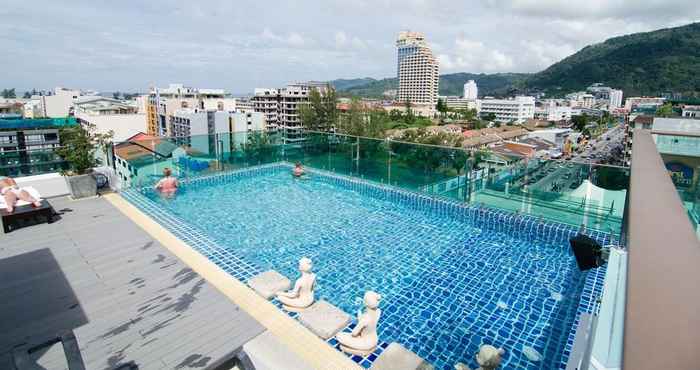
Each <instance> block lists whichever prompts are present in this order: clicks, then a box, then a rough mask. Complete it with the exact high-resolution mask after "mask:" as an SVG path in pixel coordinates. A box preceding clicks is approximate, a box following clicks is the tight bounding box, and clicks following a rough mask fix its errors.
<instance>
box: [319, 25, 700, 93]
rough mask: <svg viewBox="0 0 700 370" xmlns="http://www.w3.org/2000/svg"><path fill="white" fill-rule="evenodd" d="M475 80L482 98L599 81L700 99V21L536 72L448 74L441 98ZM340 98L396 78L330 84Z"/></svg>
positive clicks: (628, 38) (392, 84)
mask: <svg viewBox="0 0 700 370" xmlns="http://www.w3.org/2000/svg"><path fill="white" fill-rule="evenodd" d="M468 80H475V81H476V83H477V85H478V86H479V96H485V95H493V96H506V95H513V94H518V93H534V92H544V93H545V94H546V95H548V96H561V95H564V94H567V93H569V92H573V91H580V90H584V89H585V88H586V87H588V86H590V85H591V84H593V83H596V82H600V83H603V84H605V85H607V86H611V87H613V88H617V89H622V90H623V91H624V94H625V96H634V95H661V94H665V93H680V94H686V95H690V96H698V95H700V22H695V23H690V24H687V25H683V26H679V27H670V28H662V29H658V30H654V31H648V32H640V33H633V34H629V35H623V36H616V37H612V38H609V39H607V40H605V41H603V42H600V43H596V44H591V45H588V46H585V47H584V48H582V49H581V50H579V51H577V52H576V53H574V54H572V55H569V56H568V57H566V58H564V59H562V60H560V61H559V62H556V63H554V64H552V65H551V66H549V67H547V68H546V69H544V70H542V71H540V72H536V73H492V74H485V73H467V72H458V73H449V74H443V75H440V92H439V94H440V95H462V86H463V85H464V83H465V82H466V81H468ZM330 83H331V84H333V86H335V88H336V89H337V90H338V92H339V93H340V94H341V95H348V96H359V97H371V98H381V97H382V93H383V92H384V91H386V90H391V89H396V88H398V81H397V78H395V77H390V78H384V79H374V78H369V77H365V78H360V79H339V80H333V81H330Z"/></svg>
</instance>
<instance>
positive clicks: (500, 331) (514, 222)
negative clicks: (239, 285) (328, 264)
mask: <svg viewBox="0 0 700 370" xmlns="http://www.w3.org/2000/svg"><path fill="white" fill-rule="evenodd" d="M290 168H291V165H290V164H289V163H272V164H268V165H264V166H259V167H253V168H247V169H243V170H236V171H231V172H226V173H219V174H214V175H210V176H206V177H199V178H192V179H188V180H186V181H183V186H184V187H188V186H210V185H214V184H227V183H229V182H231V181H235V180H237V179H244V178H249V177H257V176H268V175H275V174H278V173H280V172H288V171H289V169H290ZM307 172H309V173H312V174H314V175H318V176H314V178H315V179H318V180H320V181H323V182H328V183H330V184H333V185H336V186H340V187H343V188H346V189H349V190H352V191H354V192H358V193H360V194H362V195H365V196H369V197H374V198H379V199H385V200H389V201H391V202H393V203H398V204H401V205H402V206H405V207H408V208H410V209H413V210H416V211H420V212H426V213H430V214H433V215H439V216H443V217H444V216H447V217H449V218H452V219H455V220H459V221H461V222H466V223H469V224H472V225H475V226H477V227H480V228H481V229H482V230H484V231H495V232H499V233H505V234H510V235H515V236H519V237H521V238H523V239H524V240H530V241H535V240H536V241H543V242H546V243H548V244H550V245H551V246H555V247H557V248H568V246H567V244H568V239H569V238H570V237H571V236H574V235H576V233H578V230H577V229H576V228H574V227H572V226H570V225H565V224H559V223H553V222H550V221H547V222H544V221H542V220H541V219H538V218H535V217H533V216H527V215H519V214H515V213H512V212H507V211H502V210H495V209H491V208H488V207H483V206H481V205H479V204H472V205H467V204H464V203H462V202H459V201H455V200H452V199H445V198H440V197H435V196H431V195H425V194H422V193H417V192H413V191H409V190H405V189H399V188H396V187H393V186H389V185H385V184H378V183H373V182H369V181H366V180H361V179H356V178H352V177H348V176H343V175H338V174H334V173H331V172H327V171H322V170H317V169H311V168H309V169H307ZM139 190H140V191H139ZM148 191H150V189H149V188H143V189H132V190H128V191H126V192H124V193H123V195H124V197H125V198H126V199H127V200H129V201H131V202H132V203H134V204H135V205H137V207H139V208H140V209H142V210H143V211H144V212H145V213H147V214H148V215H149V216H151V217H152V218H154V219H155V220H156V221H157V222H159V223H161V224H162V225H163V226H165V227H166V228H168V229H169V230H171V231H172V232H173V233H174V234H175V235H176V236H178V237H179V238H181V239H182V240H183V241H185V242H187V243H188V244H189V245H191V246H192V247H193V248H194V249H196V250H198V251H199V252H200V253H202V254H203V255H205V256H206V257H207V258H209V259H210V260H212V261H213V262H215V263H216V264H217V265H218V266H219V267H221V268H222V269H224V270H225V271H227V272H229V273H230V274H231V275H233V276H234V277H236V278H237V279H239V280H242V281H246V280H247V279H248V278H250V277H252V276H253V275H255V274H257V273H258V272H259V271H260V269H259V268H258V267H256V266H254V265H253V264H251V263H248V262H246V261H245V260H244V259H243V258H242V257H240V256H237V255H236V254H235V253H233V252H231V251H230V250H227V249H226V248H223V247H221V246H219V245H217V244H216V243H215V242H214V241H213V240H211V239H210V238H208V237H207V236H206V235H205V234H204V232H202V231H201V230H198V228H196V227H194V226H191V225H188V224H186V223H185V222H184V221H182V220H181V219H179V218H178V217H176V216H174V215H172V214H170V212H168V211H167V210H164V209H163V207H161V206H159V205H158V204H156V203H154V202H153V201H151V200H150V199H148V197H146V196H145V195H144V194H145V193H147V192H148ZM587 234H588V235H589V236H591V237H593V238H594V239H596V240H598V241H599V242H601V243H602V244H607V243H609V242H610V241H611V238H610V235H609V234H606V233H602V232H599V231H588V232H587ZM534 257H535V258H536V256H534ZM465 268H469V267H468V266H465ZM604 274H605V271H604V269H603V268H599V269H596V270H591V271H589V272H588V275H587V277H586V279H585V284H584V286H583V289H582V290H583V293H582V294H581V297H580V300H579V302H578V305H577V306H572V307H573V308H572V309H575V310H576V322H574V323H573V324H572V325H571V328H548V329H547V332H548V334H545V332H544V331H543V330H544V328H539V327H537V326H534V327H532V328H530V329H529V334H527V335H522V336H521V337H518V338H512V337H510V335H509V334H510V332H511V331H512V330H520V331H522V330H525V327H522V324H521V323H520V322H508V321H507V320H503V318H501V317H500V315H499V310H498V309H496V307H495V304H494V303H493V302H494V299H495V297H479V298H480V299H484V302H485V303H486V304H488V305H492V306H493V307H492V308H489V310H493V312H494V314H492V317H491V318H490V319H489V320H492V321H493V322H495V323H497V325H495V326H493V327H492V328H491V329H489V331H487V332H485V333H482V334H480V335H473V334H472V335H465V336H461V337H459V338H457V342H458V343H459V345H458V346H459V347H460V348H478V346H479V345H480V344H483V343H489V344H491V343H492V344H494V345H503V346H505V347H508V348H509V349H517V348H521V347H522V346H523V345H535V346H536V347H538V348H543V347H545V346H547V341H549V340H551V339H550V338H556V337H565V341H564V346H565V348H564V350H563V351H562V357H561V361H560V363H561V364H564V365H565V363H566V361H567V359H568V355H569V353H570V349H571V345H572V344H571V343H572V342H573V336H574V335H575V333H573V331H575V328H576V325H577V322H578V317H579V315H580V314H581V313H582V312H592V311H595V310H597V303H596V302H597V298H598V297H599V296H600V290H601V289H602V280H603V278H604ZM417 283H419V284H418V285H416V286H415V287H414V288H413V289H415V291H420V289H433V290H434V289H444V292H445V294H448V295H449V294H450V293H449V292H450V291H451V290H453V289H463V288H462V287H461V286H462V285H463V284H474V283H479V277H478V276H474V277H473V279H471V281H470V282H457V283H454V282H450V281H448V280H441V279H440V278H439V277H437V278H436V279H435V281H429V282H424V281H420V282H417ZM453 283H454V284H453ZM275 301H276V300H273V303H275V304H276V305H277V306H278V307H279V308H280V309H282V310H283V311H284V312H286V313H287V314H288V315H290V317H293V318H296V317H297V316H298V315H297V314H296V313H292V312H287V311H285V310H284V309H283V308H282V307H281V305H280V304H279V302H275ZM428 303H429V304H432V305H434V307H439V306H441V305H442V303H443V302H441V301H435V302H428ZM429 307H430V306H429ZM545 307H546V305H545ZM383 309H384V311H383V312H384V313H383V321H384V320H385V319H384V318H387V319H390V317H391V316H392V315H398V317H402V316H401V315H405V313H404V312H403V311H402V310H403V308H401V307H399V308H398V309H397V306H392V305H389V306H387V307H383ZM448 309H449V310H453V311H454V312H460V311H461V307H459V306H458V307H450V308H448ZM512 309H515V310H518V309H520V308H519V307H517V305H516V306H513V307H512ZM432 312H433V311H430V310H425V311H424V312H423V313H422V314H421V317H423V320H427V321H428V322H432V316H433V313H432ZM568 314H569V312H559V313H557V315H560V316H561V317H566V316H567V315H568ZM526 319H527V320H528V321H532V322H537V321H538V318H537V317H532V318H528V317H526ZM442 320H444V322H433V323H432V324H433V325H443V326H445V328H449V329H454V327H453V326H454V325H455V323H453V322H451V321H450V319H449V318H447V319H446V320H445V318H444V317H443V318H442ZM466 320H467V323H472V322H473V319H472V318H471V317H469V316H467V318H466ZM386 321H390V320H386ZM352 325H354V324H351V325H349V326H348V327H347V328H345V329H344V330H351V329H350V328H351V327H352ZM380 329H383V330H381V331H380V338H385V337H391V336H392V335H390V334H388V331H392V330H393V329H392V328H380ZM390 329H391V330H390ZM405 334H406V335H408V338H410V339H408V342H404V343H403V344H404V345H405V346H407V348H409V349H411V348H412V347H415V344H416V343H420V344H421V347H425V348H428V349H427V350H426V349H425V348H423V352H426V351H429V353H427V355H426V354H424V358H425V359H426V360H428V361H430V362H437V363H447V362H448V361H450V358H449V356H447V353H448V352H449V351H454V350H456V349H457V348H455V347H452V346H453V344H450V347H449V348H438V347H436V346H437V343H454V342H455V341H451V340H450V339H448V337H449V336H450V335H454V334H440V335H438V337H437V338H432V337H420V336H419V334H418V333H416V332H411V330H410V329H408V330H406V332H405ZM457 335H460V334H459V333H457ZM443 336H445V337H444V338H443ZM545 338H546V339H545ZM331 341H334V339H333V338H331V339H330V340H329V345H331V346H333V347H335V348H338V347H339V346H338V344H337V342H331ZM387 345H388V343H387V342H382V344H381V345H380V346H379V347H378V348H377V350H376V351H375V352H374V353H373V354H371V355H370V356H367V357H365V358H362V357H360V356H354V357H355V358H353V356H349V357H351V358H353V360H355V361H356V362H358V363H359V364H360V365H362V366H363V367H368V366H371V363H372V362H373V361H374V360H375V359H376V357H377V356H378V355H380V354H381V353H382V351H383V350H384V349H385V348H386V346H387ZM446 351H447V352H446ZM506 356H508V355H506ZM531 365H532V364H528V363H524V362H522V358H519V359H514V360H511V361H510V362H509V368H510V367H512V368H530V367H531Z"/></svg>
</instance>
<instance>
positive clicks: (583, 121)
mask: <svg viewBox="0 0 700 370" xmlns="http://www.w3.org/2000/svg"><path fill="white" fill-rule="evenodd" d="M571 122H572V123H573V124H574V129H576V131H579V132H583V130H584V129H585V128H586V125H588V115H587V114H586V113H584V114H582V115H580V116H572V117H571Z"/></svg>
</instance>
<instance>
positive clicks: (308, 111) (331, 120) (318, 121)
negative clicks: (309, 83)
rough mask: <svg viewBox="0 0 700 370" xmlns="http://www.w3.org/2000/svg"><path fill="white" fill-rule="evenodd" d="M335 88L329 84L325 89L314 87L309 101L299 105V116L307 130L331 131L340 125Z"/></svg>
mask: <svg viewBox="0 0 700 370" xmlns="http://www.w3.org/2000/svg"><path fill="white" fill-rule="evenodd" d="M336 100H337V95H336V92H335V89H334V88H333V87H332V86H331V85H330V84H329V85H326V87H325V88H324V89H323V94H322V93H321V91H319V89H317V88H312V89H311V91H310V92H309V101H308V103H306V104H301V105H300V107H299V118H300V119H301V124H302V126H303V127H304V129H306V130H311V131H329V130H330V129H332V128H334V127H336V126H337V125H338V116H339V113H338V107H337V106H336V104H337V101H336Z"/></svg>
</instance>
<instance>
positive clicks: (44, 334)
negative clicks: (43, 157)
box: [0, 198, 263, 370]
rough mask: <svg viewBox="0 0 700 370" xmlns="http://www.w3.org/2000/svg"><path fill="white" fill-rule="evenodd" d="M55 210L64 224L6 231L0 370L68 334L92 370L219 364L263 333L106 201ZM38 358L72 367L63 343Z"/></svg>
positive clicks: (64, 203)
mask: <svg viewBox="0 0 700 370" xmlns="http://www.w3.org/2000/svg"><path fill="white" fill-rule="evenodd" d="M52 204H53V205H54V208H55V209H56V210H57V211H58V212H59V213H62V215H61V220H59V221H57V222H55V223H53V224H50V225H46V224H44V225H36V226H31V227H25V228H22V229H19V230H16V231H13V232H12V233H10V234H6V235H0V296H2V297H3V301H2V304H0V317H2V320H0V369H12V368H13V366H12V365H11V364H12V361H13V355H12V350H13V348H15V349H17V348H31V347H36V346H37V345H40V344H42V343H45V342H49V341H52V340H54V341H55V340H56V337H57V335H59V334H62V333H74V334H75V337H76V338H77V344H78V346H79V349H80V355H81V356H82V359H83V360H84V363H85V367H86V368H87V369H118V368H122V366H125V365H128V364H132V365H137V366H138V368H139V369H141V370H144V369H194V368H197V369H203V368H213V367H216V366H218V364H221V363H223V362H224V361H226V360H228V359H230V357H232V356H233V355H234V354H235V353H236V352H237V350H238V349H239V348H240V347H241V346H242V345H243V344H244V343H246V342H247V341H248V340H250V339H251V338H253V337H255V336H257V335H258V334H260V333H261V332H262V331H263V328H262V326H261V325H260V324H259V323H257V322H256V321H255V320H253V319H252V318H251V317H250V316H249V315H248V314H247V313H245V312H243V311H242V310H240V309H239V307H238V306H236V305H235V304H233V303H232V302H231V301H230V300H229V299H228V298H227V297H225V296H224V295H223V294H221V293H220V292H219V291H217V290H216V289H214V288H213V287H212V286H210V285H209V284H208V283H207V282H206V281H205V280H204V279H203V278H202V277H200V276H199V275H198V274H197V273H195V272H194V271H192V270H191V269H189V268H188V267H187V266H185V265H184V264H183V263H182V262H180V260H179V259H177V258H176V257H175V256H174V255H173V254H171V253H170V252H169V251H168V250H167V249H165V248H164V247H163V246H161V245H160V244H159V243H158V242H156V241H154V240H153V239H152V238H151V237H150V236H149V235H148V234H146V233H145V232H144V231H143V230H142V229H140V228H139V227H138V226H137V225H136V224H134V223H133V222H131V221H130V220H129V219H128V218H127V217H126V216H124V215H123V214H121V213H120V212H119V211H118V210H117V209H116V208H114V207H113V206H112V205H111V204H109V203H108V202H107V201H105V200H103V199H99V198H98V199H90V200H81V201H70V200H68V199H67V198H59V199H53V200H52ZM18 346H19V347H18ZM64 347H65V343H64ZM30 356H33V359H34V360H37V362H38V363H39V364H40V365H41V366H43V367H44V368H47V369H55V368H59V369H61V368H64V369H65V368H67V365H66V355H65V354H64V350H62V349H60V344H59V345H58V347H57V346H56V345H54V346H49V347H46V348H45V349H42V350H41V351H37V352H34V353H31V354H30ZM15 358H16V357H15ZM127 368H128V367H127Z"/></svg>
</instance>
